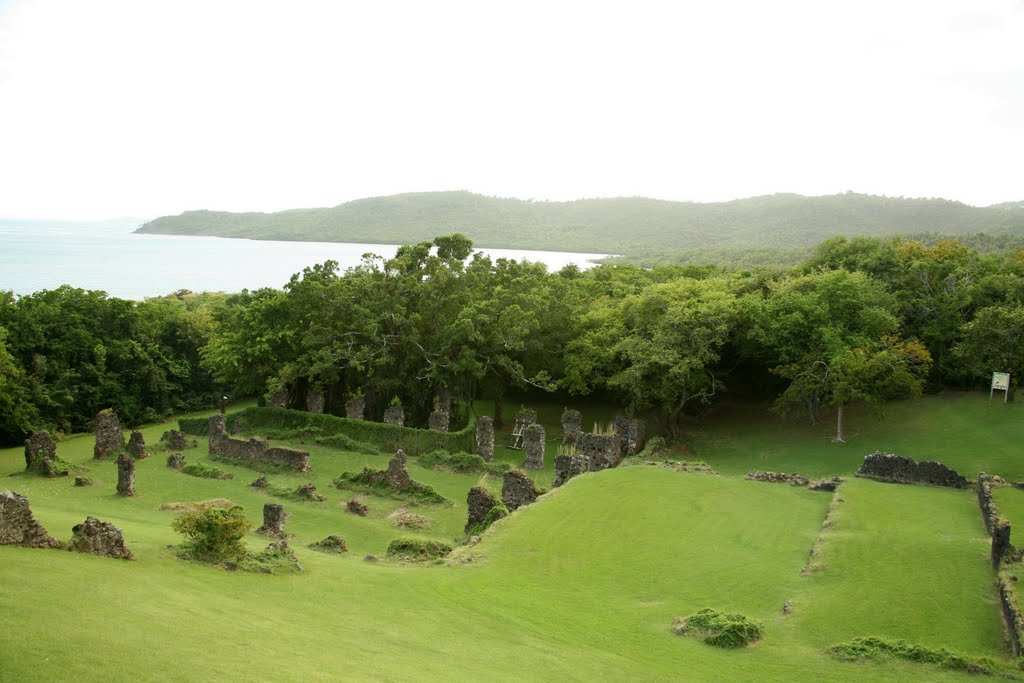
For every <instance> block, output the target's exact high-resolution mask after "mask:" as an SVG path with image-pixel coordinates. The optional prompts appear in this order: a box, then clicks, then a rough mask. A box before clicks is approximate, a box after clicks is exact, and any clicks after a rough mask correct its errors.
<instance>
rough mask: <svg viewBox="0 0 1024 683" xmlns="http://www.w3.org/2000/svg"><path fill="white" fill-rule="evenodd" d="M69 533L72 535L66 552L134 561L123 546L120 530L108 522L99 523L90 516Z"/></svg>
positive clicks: (129, 552) (130, 552)
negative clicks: (71, 551)
mask: <svg viewBox="0 0 1024 683" xmlns="http://www.w3.org/2000/svg"><path fill="white" fill-rule="evenodd" d="M71 531H72V533H73V534H74V535H73V536H72V537H71V541H70V542H69V543H68V550H73V551H75V552H79V553H92V554H93V555H102V556H103V557H113V558H116V559H121V560H131V559H134V557H133V556H132V551H131V550H129V549H128V548H127V547H125V545H124V537H123V536H122V534H121V530H120V529H118V528H117V527H116V526H114V525H113V524H111V523H110V522H101V521H100V520H98V519H96V518H95V517H93V516H92V515H90V516H88V517H86V518H85V521H84V522H82V523H81V524H76V525H75V526H74V527H72V528H71Z"/></svg>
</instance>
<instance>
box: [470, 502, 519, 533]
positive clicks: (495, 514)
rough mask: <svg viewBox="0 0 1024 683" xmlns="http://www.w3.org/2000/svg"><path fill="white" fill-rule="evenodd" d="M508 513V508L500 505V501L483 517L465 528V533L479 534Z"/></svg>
mask: <svg viewBox="0 0 1024 683" xmlns="http://www.w3.org/2000/svg"><path fill="white" fill-rule="evenodd" d="M508 514H509V512H508V508H507V507H505V506H504V505H502V504H501V503H498V504H497V505H495V506H494V507H492V508H491V510H490V512H488V513H487V516H486V517H484V518H483V519H482V520H480V521H479V522H478V523H476V524H474V525H473V526H471V527H469V528H468V529H466V535H467V536H479V535H480V534H482V533H483V532H485V531H486V530H487V529H488V528H490V526H491V525H492V524H494V523H495V522H497V521H498V520H499V519H501V518H502V517H508Z"/></svg>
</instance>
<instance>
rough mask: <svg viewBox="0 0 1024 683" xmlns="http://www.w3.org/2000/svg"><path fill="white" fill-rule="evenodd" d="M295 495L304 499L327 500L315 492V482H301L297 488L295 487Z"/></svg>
mask: <svg viewBox="0 0 1024 683" xmlns="http://www.w3.org/2000/svg"><path fill="white" fill-rule="evenodd" d="M295 495H297V496H298V497H299V498H305V499H306V500H312V501H317V502H321V501H325V500H327V498H325V497H324V496H322V495H320V494H319V493H317V492H316V484H313V483H312V482H310V483H308V484H301V485H300V486H299V488H297V489H295Z"/></svg>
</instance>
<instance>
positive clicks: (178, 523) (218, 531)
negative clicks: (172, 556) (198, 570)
mask: <svg viewBox="0 0 1024 683" xmlns="http://www.w3.org/2000/svg"><path fill="white" fill-rule="evenodd" d="M252 526H253V523H252V522H250V521H249V520H248V519H246V518H245V511H244V510H243V509H242V508H241V507H240V506H238V505H234V506H232V507H229V508H225V507H214V506H213V505H209V504H204V503H200V504H199V505H198V506H197V507H196V508H195V509H192V510H187V511H186V512H185V513H184V514H182V515H181V516H180V517H176V518H175V519H174V521H173V522H171V528H172V529H174V530H175V531H177V532H178V533H179V534H182V535H183V536H185V537H186V539H188V540H186V541H185V543H183V544H182V545H181V546H179V548H178V557H181V558H184V559H190V560H199V561H201V562H232V561H234V562H237V561H240V560H243V559H244V558H245V557H246V555H247V550H246V548H245V545H243V544H242V538H243V537H244V536H245V535H246V534H247V533H249V531H250V530H251V529H252Z"/></svg>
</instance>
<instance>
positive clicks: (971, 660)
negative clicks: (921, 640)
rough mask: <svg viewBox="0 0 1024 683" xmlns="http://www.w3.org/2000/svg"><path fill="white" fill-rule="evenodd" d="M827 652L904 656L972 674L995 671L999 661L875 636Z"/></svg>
mask: <svg viewBox="0 0 1024 683" xmlns="http://www.w3.org/2000/svg"><path fill="white" fill-rule="evenodd" d="M826 652H828V653H829V654H830V655H832V656H833V657H835V658H836V659H841V660H844V661H848V662H855V661H874V662H877V661H885V660H888V659H904V660H907V661H910V662H921V663H926V664H934V665H936V666H939V667H941V668H943V669H950V670H953V671H965V672H967V673H972V674H991V673H992V672H993V670H994V669H995V662H993V661H992V660H991V659H989V658H987V657H967V656H964V655H961V654H959V653H957V652H951V651H950V650H947V649H945V648H939V649H937V650H936V649H932V648H928V647H924V646H923V645H914V644H913V643H908V642H906V641H905V640H889V639H887V638H877V637H873V636H868V637H866V638H854V639H853V640H851V641H849V642H847V643H841V644H839V645H833V646H832V647H830V648H829V649H828V650H826Z"/></svg>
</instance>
